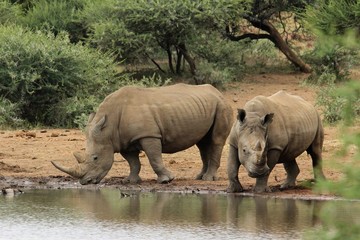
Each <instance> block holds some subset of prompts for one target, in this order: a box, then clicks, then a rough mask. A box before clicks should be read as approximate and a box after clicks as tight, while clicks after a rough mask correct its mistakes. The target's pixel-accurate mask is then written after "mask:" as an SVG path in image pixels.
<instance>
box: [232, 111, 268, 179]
mask: <svg viewBox="0 0 360 240" xmlns="http://www.w3.org/2000/svg"><path fill="white" fill-rule="evenodd" d="M273 116H274V114H273V113H268V114H265V115H262V116H261V115H259V114H258V113H255V112H248V113H247V112H246V111H245V110H243V109H239V110H238V116H237V118H238V121H239V123H240V127H239V139H238V149H239V159H240V162H241V164H243V165H244V167H245V168H246V170H247V171H248V174H249V176H250V177H260V176H263V175H265V174H267V173H268V172H269V167H268V166H267V128H268V125H269V124H270V123H271V122H272V118H273Z"/></svg>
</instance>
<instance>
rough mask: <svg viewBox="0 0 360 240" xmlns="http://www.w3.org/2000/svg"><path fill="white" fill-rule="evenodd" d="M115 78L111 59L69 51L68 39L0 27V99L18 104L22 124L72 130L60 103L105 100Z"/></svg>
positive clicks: (73, 47)
mask: <svg viewBox="0 0 360 240" xmlns="http://www.w3.org/2000/svg"><path fill="white" fill-rule="evenodd" d="M115 74H116V70H115V65H114V63H113V59H112V58H111V57H110V56H106V55H103V54H100V53H99V52H97V51H94V50H91V49H89V48H86V47H84V46H81V45H72V44H70V42H69V39H68V37H67V35H66V34H59V35H58V36H57V37H54V36H53V35H51V34H43V33H41V32H36V33H34V32H31V31H28V30H25V29H23V28H21V27H18V26H0V95H1V96H2V97H3V98H6V99H8V100H9V101H10V102H12V103H15V102H16V103H17V104H18V107H19V109H20V112H21V114H20V118H22V119H26V120H28V121H29V122H30V123H36V122H40V123H42V124H46V125H60V126H66V125H72V120H71V119H73V118H74V115H72V114H69V112H68V110H67V106H68V105H67V104H64V102H67V101H69V100H70V99H73V100H74V101H75V100H79V101H83V99H86V98H88V97H89V96H90V95H96V96H97V98H100V99H101V98H103V97H104V96H105V95H106V94H107V93H109V92H111V91H112V88H113V86H114V85H115V79H116V78H115V77H114V76H115ZM118 84H119V85H120V83H118ZM75 96H76V97H77V99H75V98H74V97H75ZM84 110H88V109H81V110H80V111H78V112H77V113H76V114H78V113H79V112H81V111H84ZM72 113H73V114H75V113H74V112H72Z"/></svg>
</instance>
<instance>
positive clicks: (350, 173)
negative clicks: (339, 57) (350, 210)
mask: <svg viewBox="0 0 360 240" xmlns="http://www.w3.org/2000/svg"><path fill="white" fill-rule="evenodd" d="M335 94H336V95H337V97H339V98H341V99H345V102H344V105H343V108H342V117H343V119H344V123H345V125H344V126H343V128H342V129H341V133H342V140H343V143H344V145H343V147H342V150H341V151H340V152H339V155H338V156H334V157H335V158H336V159H338V158H339V157H345V156H348V157H349V160H350V161H349V162H348V163H347V164H343V163H338V162H336V163H337V166H338V167H339V168H340V169H341V170H342V172H343V174H344V176H343V178H342V179H341V180H339V181H336V182H332V181H321V182H319V183H318V184H317V190H318V191H319V192H326V193H329V192H330V193H333V194H337V195H340V196H342V197H345V198H348V199H359V198H360V191H359V190H360V177H359V168H360V165H359V162H360V133H359V132H358V131H354V130H353V128H351V126H356V125H357V124H358V120H357V119H356V114H355V112H354V110H356V111H358V110H359V107H360V102H359V99H360V83H359V82H358V81H351V82H349V83H348V84H346V85H345V86H344V87H343V88H340V89H338V90H336V91H335ZM355 106H356V107H355ZM355 129H356V128H355ZM350 149H352V150H351V151H352V154H349V150H350ZM336 209H337V208H336V206H334V204H332V205H329V206H328V207H327V208H326V209H323V211H322V212H321V220H322V221H323V226H324V227H323V228H321V229H318V230H317V231H315V232H312V233H309V234H308V235H307V238H308V239H358V238H359V236H360V225H359V223H358V222H357V221H354V222H353V224H349V223H347V224H344V222H342V221H339V220H338V219H337V218H336Z"/></svg>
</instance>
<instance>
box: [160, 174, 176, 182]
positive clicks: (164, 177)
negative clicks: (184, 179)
mask: <svg viewBox="0 0 360 240" xmlns="http://www.w3.org/2000/svg"><path fill="white" fill-rule="evenodd" d="M173 179H174V176H172V175H169V176H168V175H160V176H158V179H157V182H158V183H162V184H166V183H169V182H171V181H172V180H173Z"/></svg>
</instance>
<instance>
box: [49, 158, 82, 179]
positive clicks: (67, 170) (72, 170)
mask: <svg viewBox="0 0 360 240" xmlns="http://www.w3.org/2000/svg"><path fill="white" fill-rule="evenodd" d="M51 163H52V164H53V165H54V166H55V167H56V168H57V169H59V170H60V171H62V172H64V173H67V174H69V175H71V176H73V177H75V178H81V177H82V176H84V174H83V171H82V170H81V168H80V165H79V164H78V165H76V167H74V168H68V167H63V166H60V165H58V164H57V163H56V162H54V161H51Z"/></svg>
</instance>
